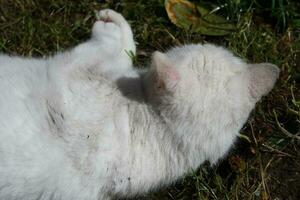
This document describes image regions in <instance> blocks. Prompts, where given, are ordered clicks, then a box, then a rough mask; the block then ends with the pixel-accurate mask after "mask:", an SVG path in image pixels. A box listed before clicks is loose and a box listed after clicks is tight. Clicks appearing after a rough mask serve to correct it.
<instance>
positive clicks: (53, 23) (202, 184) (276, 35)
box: [0, 0, 300, 200]
mask: <svg viewBox="0 0 300 200" xmlns="http://www.w3.org/2000/svg"><path fill="white" fill-rule="evenodd" d="M194 2H200V1H199V0H198V1H194ZM206 2H210V3H214V5H217V6H221V5H223V6H222V9H223V13H222V14H223V15H224V16H225V17H227V18H228V19H230V20H231V21H232V23H234V24H235V25H236V27H237V28H236V30H235V31H232V32H231V33H230V34H228V35H225V36H209V35H203V34H200V33H194V32H191V31H190V30H187V29H181V28H179V27H177V26H175V25H174V24H173V23H171V21H170V19H169V18H168V15H167V13H166V10H165V7H164V1H163V0H136V1H130V0H120V1H116V0H111V1H109V0H107V1H92V0H80V1H75V0H74V1H71V0H0V51H1V52H5V53H9V54H18V55H25V56H46V55H51V54H53V53H54V52H57V51H63V50H66V49H68V48H71V47H72V46H74V45H76V44H79V43H80V42H82V41H84V40H86V39H87V38H88V37H89V35H90V31H91V26H92V24H93V22H94V21H95V12H96V11H97V10H99V9H101V8H112V9H115V10H117V11H119V12H121V13H122V14H123V15H124V16H125V17H126V19H128V21H129V22H130V24H131V26H132V29H133V31H134V35H135V39H136V41H137V48H138V52H137V57H136V58H135V63H136V65H137V67H141V66H145V65H147V63H148V61H149V58H150V56H151V52H153V51H154V50H161V51H164V50H166V49H168V48H170V47H172V46H176V45H180V44H186V43H192V42H193V43H207V42H211V43H215V44H219V45H222V46H225V47H227V48H229V49H230V50H231V51H232V52H233V53H234V54H236V55H238V56H240V57H242V58H243V59H245V60H246V61H247V62H271V63H274V64H276V65H277V66H279V68H280V69H281V74H280V79H279V80H278V82H277V84H276V86H275V88H274V89H273V90H272V92H271V93H270V94H269V95H268V96H266V97H264V98H263V99H262V100H261V101H260V102H259V103H258V104H257V106H256V109H255V110H254V111H253V112H252V114H251V116H250V118H249V120H248V121H247V123H246V124H245V126H244V128H243V129H242V130H241V132H240V133H241V137H240V138H239V141H238V142H237V143H236V145H235V146H234V147H233V149H232V150H231V151H230V153H229V155H228V156H227V157H226V158H224V159H223V160H222V161H220V162H219V164H218V165H216V166H209V164H204V165H203V166H201V167H200V169H199V170H197V171H195V172H193V173H191V174H188V175H187V176H186V177H185V178H184V179H182V180H179V181H178V182H177V183H175V184H174V185H172V186H170V187H168V188H163V189H161V190H159V191H153V192H151V193H149V194H146V195H145V196H142V197H137V199H145V200H164V199H169V200H173V199H174V200H183V199H186V200H190V199H199V200H202V199H209V200H210V199H216V200H217V199H228V200H231V199H242V200H244V199H263V200H267V199H277V200H298V199H300V152H299V150H300V139H299V138H300V92H299V91H300V2H299V1H298V0H269V1H263V0H245V1H239V0H231V1H230V0H214V1H206Z"/></svg>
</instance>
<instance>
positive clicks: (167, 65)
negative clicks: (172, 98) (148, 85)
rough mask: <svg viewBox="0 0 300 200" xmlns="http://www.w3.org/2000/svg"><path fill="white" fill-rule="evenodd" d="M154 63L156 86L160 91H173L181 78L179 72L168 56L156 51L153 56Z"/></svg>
mask: <svg viewBox="0 0 300 200" xmlns="http://www.w3.org/2000/svg"><path fill="white" fill-rule="evenodd" d="M152 63H153V66H152V67H153V68H154V72H155V83H154V84H155V85H154V86H155V87H156V88H157V89H158V90H160V91H164V90H167V91H172V90H174V89H175V87H176V85H177V84H178V82H179V80H180V76H179V73H178V72H177V70H176V69H175V68H174V67H173V66H172V63H171V61H170V59H169V58H168V56H167V55H166V54H164V53H161V52H159V51H156V52H154V53H153V56H152Z"/></svg>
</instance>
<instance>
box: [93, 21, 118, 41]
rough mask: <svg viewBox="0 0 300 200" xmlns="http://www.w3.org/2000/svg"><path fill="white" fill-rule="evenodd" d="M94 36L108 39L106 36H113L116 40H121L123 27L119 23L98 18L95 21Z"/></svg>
mask: <svg viewBox="0 0 300 200" xmlns="http://www.w3.org/2000/svg"><path fill="white" fill-rule="evenodd" d="M92 34H93V37H95V38H97V39H99V40H102V41H103V40H106V38H112V39H114V40H115V41H116V42H119V43H120V41H121V35H122V33H121V29H120V27H119V26H118V25H116V24H115V23H112V22H108V21H102V20H98V21H96V22H95V23H94V26H93V30H92Z"/></svg>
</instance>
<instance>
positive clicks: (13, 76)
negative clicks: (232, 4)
mask: <svg viewBox="0 0 300 200" xmlns="http://www.w3.org/2000/svg"><path fill="white" fill-rule="evenodd" d="M99 16H100V20H99V21H97V22H96V23H95V24H94V27H93V30H92V37H91V39H90V40H88V41H87V42H85V43H83V44H80V45H79V46H77V47H75V48H74V49H72V50H70V51H68V52H65V53H59V54H57V55H55V56H53V57H49V58H46V59H33V58H21V57H10V56H7V55H1V56H0V92H1V96H0V199H3V200H36V199H41V200H103V199H105V200H107V199H111V198H112V197H114V196H116V195H118V196H123V197H124V196H127V197H128V196H131V195H135V194H139V193H143V192H146V191H149V190H150V189H154V188H157V187H159V186H162V185H165V184H169V183H171V182H174V181H176V179H178V178H179V177H181V176H183V175H184V174H185V173H187V172H189V171H191V170H192V169H196V168H197V167H199V166H200V165H201V163H203V162H204V161H205V160H208V161H210V163H212V164H213V163H216V162H217V161H218V159H220V158H222V157H224V155H226V152H227V151H228V150H229V148H230V147H231V146H232V144H233V143H234V141H235V139H236V137H237V135H238V132H239V130H240V128H241V127H242V126H243V124H244V123H245V122H246V120H247V117H248V115H249V113H250V112H251V110H252V109H253V108H254V106H255V103H256V102H257V101H258V100H259V99H260V98H261V97H262V96H263V95H265V94H267V93H268V92H269V91H270V90H271V88H272V87H273V85H274V83H275V81H276V79H277V77H278V75H279V70H278V68H277V67H276V66H274V65H272V64H268V63H263V64H246V63H245V62H243V61H242V60H240V59H238V58H236V57H234V56H233V55H232V54H231V53H229V52H228V51H227V50H225V49H223V48H221V47H216V46H214V45H210V44H205V45H200V44H195V45H186V46H183V47H178V48H174V49H172V50H170V51H168V52H167V53H160V52H155V53H154V54H153V58H152V67H151V69H150V70H149V71H148V72H147V73H145V74H139V73H137V72H136V71H135V70H134V69H133V67H132V62H131V59H130V58H129V56H128V54H127V52H129V51H132V52H133V53H135V44H134V41H133V36H132V32H131V29H130V27H129V25H128V23H127V22H126V20H125V19H124V18H123V17H122V16H121V15H120V14H118V13H116V12H114V11H112V10H102V11H100V14H99Z"/></svg>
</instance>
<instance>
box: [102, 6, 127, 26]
mask: <svg viewBox="0 0 300 200" xmlns="http://www.w3.org/2000/svg"><path fill="white" fill-rule="evenodd" d="M98 18H99V20H101V21H104V22H108V23H114V24H116V25H118V26H119V27H120V28H122V26H128V23H127V21H126V20H125V19H124V17H123V16H122V15H121V14H119V13H117V12H116V11H114V10H111V9H104V10H101V11H100V12H99V15H98Z"/></svg>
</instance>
